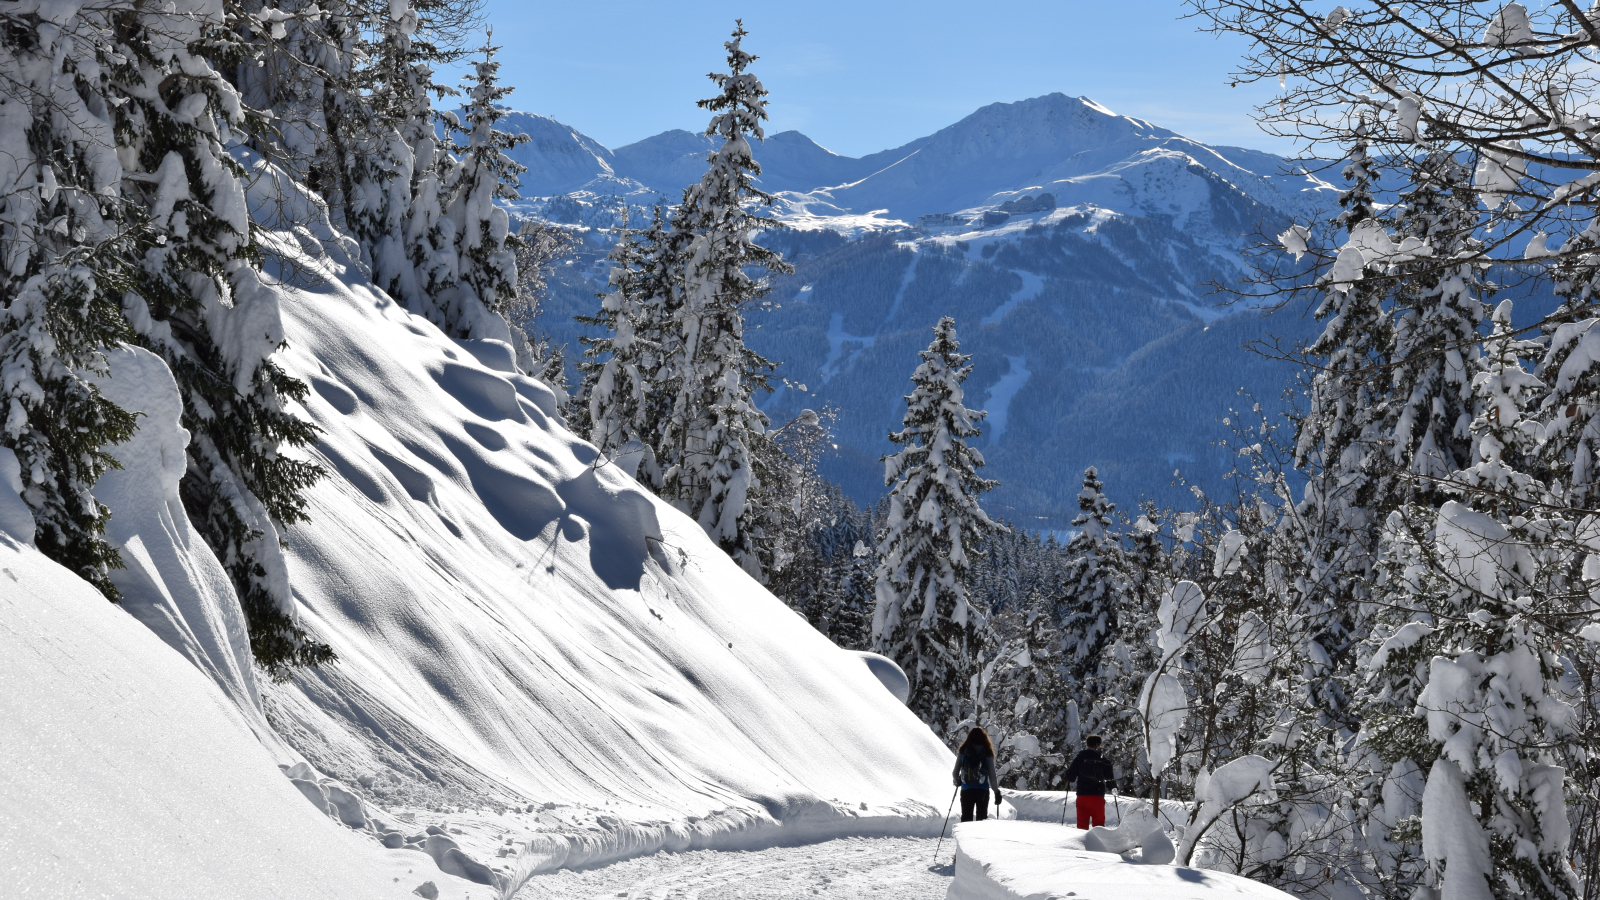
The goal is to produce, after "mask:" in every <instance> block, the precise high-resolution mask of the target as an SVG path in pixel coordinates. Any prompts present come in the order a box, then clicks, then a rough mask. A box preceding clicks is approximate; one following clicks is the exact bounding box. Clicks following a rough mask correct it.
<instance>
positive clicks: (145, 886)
mask: <svg viewBox="0 0 1600 900" xmlns="http://www.w3.org/2000/svg"><path fill="white" fill-rule="evenodd" d="M5 487H6V485H5V482H4V480H3V479H0V490H4V489H5ZM8 501H9V504H8ZM8 505H15V506H20V505H21V501H20V500H18V499H17V497H16V495H15V494H10V495H9V497H7V496H0V512H4V511H5V509H6V507H7V506H8ZM0 521H3V518H0ZM0 685H3V686H4V689H3V690H0V723H3V724H0V756H3V757H4V759H5V767H6V771H5V775H4V777H0V809H4V810H5V815H4V816H3V817H0V849H3V850H4V854H5V860H4V863H3V864H0V872H3V873H4V875H3V882H4V885H5V895H6V896H7V897H26V898H63V900H66V898H71V900H100V898H105V900H187V898H194V900H220V898H227V900H285V898H294V900H360V898H392V900H399V898H408V897H412V896H414V895H413V894H412V890H413V889H414V888H416V887H418V886H419V885H421V884H423V883H424V882H426V881H433V882H435V884H436V887H438V888H439V889H440V890H441V894H440V895H439V896H441V897H443V898H446V900H461V898H463V897H464V896H465V895H466V893H469V892H472V893H473V895H474V896H477V897H483V898H487V897H488V893H487V890H486V889H483V888H480V887H479V886H477V885H471V884H467V883H465V882H463V881H460V880H457V879H451V878H447V877H445V876H443V875H441V874H440V872H439V870H438V869H437V868H436V867H435V866H434V865H433V861H432V860H431V859H429V858H428V857H426V856H423V855H422V854H419V853H415V852H411V851H405V850H384V849H382V848H380V847H378V846H377V845H376V844H374V843H373V842H372V841H371V840H369V839H367V838H365V837H362V836H359V835H357V834H355V833H354V832H352V831H350V830H349V829H347V828H345V827H344V826H343V825H340V824H338V823H336V822H334V821H333V820H332V819H330V818H328V817H327V816H325V815H323V814H322V813H321V812H320V811H318V810H317V809H316V808H314V807H313V806H312V805H311V804H309V803H307V802H306V801H305V798H304V797H302V796H301V795H300V792H299V791H297V790H296V789H295V788H294V786H293V785H292V784H290V782H289V780H288V779H287V778H284V777H283V775H282V774H281V773H280V772H279V770H278V767H277V766H276V765H274V759H273V757H272V755H271V754H269V753H268V751H267V749H266V748H265V747H263V746H262V744H261V743H260V742H259V741H258V740H257V739H256V736H255V735H254V734H253V732H252V730H251V725H250V723H249V722H248V721H247V717H246V716H245V715H243V714H241V712H240V710H239V709H238V707H237V706H235V704H234V702H233V701H234V699H235V698H232V697H229V696H227V695H225V694H224V693H223V692H222V691H221V690H219V689H218V687H217V685H216V684H215V683H214V682H213V681H212V680H211V679H210V678H208V677H207V675H206V674H202V671H201V669H199V668H196V667H195V666H194V665H192V664H191V662H190V660H188V659H186V658H184V657H183V656H181V655H179V654H178V653H176V652H174V651H173V650H172V648H170V647H169V646H167V645H166V644H165V643H163V642H162V640H161V638H160V637H158V636H157V635H156V634H155V633H154V632H152V631H151V630H150V629H148V628H147V627H145V625H144V624H142V623H141V622H140V621H139V620H137V619H135V618H134V617H133V616H131V615H129V614H128V613H127V612H124V611H123V610H122V609H121V608H119V607H116V606H113V605H112V604H110V603H108V602H106V599H105V598H104V597H102V596H101V595H100V594H99V593H98V592H96V591H95V590H94V589H93V588H91V587H90V586H89V585H88V584H87V583H86V582H84V581H82V580H81V579H79V578H77V577H76V576H74V575H73V574H71V573H70V572H68V571H67V570H66V569H63V568H61V567H60V566H58V565H56V564H55V563H53V562H50V561H48V560H46V559H45V558H44V557H43V556H42V555H41V554H39V552H38V551H36V550H33V549H32V548H29V547H24V546H22V545H21V544H19V543H18V542H17V541H15V540H13V539H12V535H11V534H9V533H6V532H0ZM474 891H475V892H474Z"/></svg>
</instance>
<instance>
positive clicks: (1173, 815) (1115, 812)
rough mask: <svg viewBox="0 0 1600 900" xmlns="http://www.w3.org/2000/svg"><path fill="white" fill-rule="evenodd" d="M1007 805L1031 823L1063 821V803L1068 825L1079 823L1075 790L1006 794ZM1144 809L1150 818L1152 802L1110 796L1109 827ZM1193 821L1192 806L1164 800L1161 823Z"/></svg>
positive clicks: (1019, 817)
mask: <svg viewBox="0 0 1600 900" xmlns="http://www.w3.org/2000/svg"><path fill="white" fill-rule="evenodd" d="M1004 795H1005V799H1006V803H1008V804H1010V805H1012V806H1014V807H1016V810H1017V818H1018V819H1021V820H1024V821H1028V822H1055V823H1058V824H1059V823H1060V822H1062V821H1063V820H1062V804H1063V803H1065V804H1066V811H1065V815H1066V819H1065V821H1066V823H1067V824H1068V825H1076V824H1078V810H1077V802H1078V795H1077V794H1076V793H1074V792H1072V791H1004ZM1134 809H1142V810H1143V811H1144V812H1145V813H1146V814H1147V815H1148V816H1149V817H1150V818H1154V814H1153V812H1152V811H1151V809H1150V800H1149V799H1148V798H1146V799H1143V800H1141V799H1139V798H1137V797H1118V796H1114V795H1113V796H1108V797H1106V825H1108V826H1111V827H1113V828H1114V827H1117V826H1118V825H1120V824H1121V823H1122V813H1123V811H1124V810H1134ZM1188 819H1189V805H1188V804H1186V803H1183V802H1181V801H1178V800H1162V801H1161V821H1162V822H1163V823H1164V824H1165V825H1166V827H1167V828H1168V829H1171V828H1173V827H1174V826H1177V825H1181V824H1183V823H1184V822H1186V821H1188Z"/></svg>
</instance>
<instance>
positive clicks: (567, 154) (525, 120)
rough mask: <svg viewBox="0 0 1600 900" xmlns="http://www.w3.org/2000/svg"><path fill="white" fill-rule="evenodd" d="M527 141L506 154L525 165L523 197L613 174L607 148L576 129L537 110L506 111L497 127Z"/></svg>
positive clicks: (558, 191) (545, 194) (562, 190)
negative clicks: (519, 135)
mask: <svg viewBox="0 0 1600 900" xmlns="http://www.w3.org/2000/svg"><path fill="white" fill-rule="evenodd" d="M497 127H499V128H500V130H501V131H506V132H510V133H511V134H526V135H527V136H528V141H527V142H526V143H524V144H522V145H520V146H518V147H516V148H514V149H512V150H511V151H510V153H508V154H507V155H508V156H510V157H511V158H512V159H514V160H516V161H517V162H519V163H521V164H523V165H524V166H527V167H528V171H526V172H523V173H522V176H521V182H522V187H521V189H520V192H521V193H522V194H523V196H527V197H548V196H550V195H552V194H565V193H567V192H569V191H575V190H578V189H580V188H582V187H583V186H584V185H585V184H588V183H589V182H591V181H593V180H595V179H596V178H600V177H602V176H607V175H615V174H616V172H615V171H614V169H613V165H614V163H615V157H613V156H612V153H611V151H610V150H607V149H606V148H605V147H603V146H601V145H600V143H599V142H598V141H596V140H594V139H593V138H591V137H589V136H587V135H585V134H583V133H582V132H580V131H578V130H577V129H576V128H573V127H571V126H569V125H563V124H561V123H560V122H557V121H556V120H555V119H552V118H550V117H548V116H541V115H538V114H537V113H528V112H509V113H507V114H506V116H505V118H503V119H501V120H500V124H499V125H498V126H497Z"/></svg>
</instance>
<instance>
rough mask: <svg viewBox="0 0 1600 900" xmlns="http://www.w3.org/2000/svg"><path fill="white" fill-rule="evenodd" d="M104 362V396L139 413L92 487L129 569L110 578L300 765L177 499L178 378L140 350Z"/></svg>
mask: <svg viewBox="0 0 1600 900" xmlns="http://www.w3.org/2000/svg"><path fill="white" fill-rule="evenodd" d="M107 358H108V362H109V363H110V371H111V377H110V378H104V379H100V390H101V392H102V393H104V394H105V396H106V397H107V398H108V399H110V400H111V401H112V402H113V403H116V404H117V405H118V406H121V407H122V408H123V409H125V410H127V411H129V412H132V413H138V414H139V416H140V418H139V430H138V431H137V432H135V433H134V436H133V438H132V439H131V440H129V441H128V442H127V443H125V444H119V445H117V446H115V447H113V448H111V452H112V455H114V456H115V457H116V458H117V461H118V462H120V463H121V464H122V468H121V469H113V470H111V471H110V472H107V473H106V474H105V476H104V477H102V478H101V479H100V482H99V484H98V485H96V487H95V495H96V496H97V497H98V498H99V500H100V502H102V503H104V504H105V505H106V506H107V507H109V508H110V509H111V520H110V521H109V522H108V523H107V525H106V537H107V538H108V539H109V540H110V542H111V544H112V545H113V546H115V547H116V548H117V550H118V552H119V553H121V555H122V562H123V565H124V568H122V569H114V570H112V572H111V581H112V583H114V584H115V585H116V586H117V590H118V591H119V592H121V594H122V607H123V609H125V610H127V611H128V612H129V613H132V614H133V616H134V618H136V619H138V620H139V621H140V622H143V623H144V624H145V626H146V627H148V628H149V629H150V630H151V631H153V632H155V633H156V634H157V635H158V636H160V638H161V639H162V640H163V641H165V642H166V643H167V645H168V646H170V647H172V648H173V649H174V650H177V651H178V652H179V653H181V654H182V655H183V656H184V657H185V658H186V659H188V660H189V661H190V662H191V663H193V664H194V665H195V666H196V667H197V668H198V669H200V671H202V672H204V673H205V674H206V675H207V676H208V677H210V678H211V680H212V681H213V682H214V683H215V684H216V685H217V687H218V688H220V689H221V690H222V692H223V693H224V694H226V695H227V696H228V697H229V699H231V700H232V701H233V703H234V706H235V708H237V709H238V710H239V712H240V713H241V714H242V715H243V716H244V719H245V721H246V722H247V723H248V724H249V725H250V728H251V731H252V732H254V733H255V735H256V737H257V738H259V739H260V740H261V741H262V742H263V744H264V745H265V746H266V747H267V748H268V749H269V750H271V751H272V752H273V754H274V756H275V757H276V758H277V759H278V761H279V762H285V763H293V762H296V761H297V758H296V757H294V755H293V753H292V751H290V750H289V749H288V748H287V747H286V746H284V745H283V743H282V742H281V741H280V740H279V739H278V736H277V734H276V733H275V732H273V730H272V728H271V726H269V725H268V724H267V720H266V717H265V716H264V715H262V712H261V694H260V691H259V689H258V687H257V684H256V673H255V668H254V660H253V659H252V657H251V655H250V639H249V636H248V632H247V631H246V628H245V622H244V611H243V610H242V609H241V608H240V606H239V598H238V595H237V594H235V593H234V589H233V582H232V581H231V580H230V579H229V577H228V573H227V571H226V570H225V569H223V567H222V564H221V563H220V562H218V561H217V558H216V555H215V554H213V553H212V552H211V548H210V547H207V546H206V544H205V541H204V540H203V539H201V537H200V534H199V533H198V532H197V531H195V529H194V526H193V525H192V524H190V522H189V517H188V515H187V514H186V513H185V512H184V509H183V501H182V500H180V499H179V498H178V482H179V481H180V480H181V479H182V478H183V472H184V466H185V456H184V452H185V448H186V447H187V446H188V444H189V433H188V432H187V431H185V430H184V428H183V426H182V425H181V424H179V421H180V418H181V417H182V414H183V400H182V398H181V397H180V396H179V394H178V385H177V383H176V382H175V381H174V380H173V377H172V372H171V371H170V370H169V369H168V368H167V365H166V363H164V362H162V360H161V359H160V357H158V356H156V355H155V354H153V353H150V352H148V351H146V350H141V349H138V348H136V347H123V348H121V349H118V350H113V351H111V352H110V353H108V354H107Z"/></svg>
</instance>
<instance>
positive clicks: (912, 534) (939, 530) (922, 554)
mask: <svg viewBox="0 0 1600 900" xmlns="http://www.w3.org/2000/svg"><path fill="white" fill-rule="evenodd" d="M919 356H920V357H921V358H922V363H921V364H920V365H918V366H917V368H916V371H915V372H913V373H912V375H911V383H912V390H911V393H910V394H908V395H907V396H906V414H905V418H904V419H903V420H902V423H901V424H902V427H901V429H900V430H899V431H895V432H890V434H889V440H891V441H893V442H894V443H895V444H897V445H898V446H899V447H900V448H901V449H900V450H898V451H897V452H895V453H894V454H892V455H890V456H886V457H884V483H885V484H887V485H889V486H890V490H889V514H888V520H887V522H886V523H885V525H884V529H883V532H882V534H881V536H880V537H879V539H878V569H877V607H876V609H875V610H874V612H873V619H872V635H873V643H874V645H875V646H876V647H877V648H878V652H880V653H883V654H884V655H886V656H888V657H890V658H892V659H894V660H895V661H896V662H898V663H899V664H900V666H901V668H903V669H905V671H906V675H907V676H908V677H909V678H910V679H911V708H912V710H913V711H915V712H916V713H917V715H919V716H920V717H922V720H923V721H925V722H927V723H929V724H930V725H932V726H933V727H934V728H935V729H936V730H939V731H941V732H946V731H950V732H953V730H954V729H956V727H957V726H958V725H959V723H960V722H961V720H962V719H963V718H964V717H965V716H967V715H968V714H970V712H971V710H970V709H968V708H967V704H966V701H965V699H964V698H965V696H966V695H967V693H968V683H969V682H970V680H971V678H972V676H973V675H974V674H976V671H975V661H976V660H977V658H978V654H979V653H980V651H982V650H983V649H984V648H985V642H986V641H987V637H986V634H985V628H986V623H985V621H984V619H985V617H986V615H987V613H988V611H987V610H975V609H973V608H972V605H971V604H970V602H969V600H968V586H967V575H968V572H969V571H970V570H971V568H972V564H973V558H974V555H975V554H976V553H977V551H978V548H979V546H980V543H981V541H982V540H983V538H984V536H985V535H987V534H989V533H990V532H993V531H997V530H999V527H1000V526H998V525H997V524H996V523H995V522H994V521H993V520H992V519H990V518H989V514H988V513H986V512H984V510H983V508H982V507H981V506H980V505H979V503H978V499H979V497H980V496H981V495H982V494H983V493H984V492H985V491H988V490H990V489H992V488H993V487H994V486H995V484H996V482H994V481H992V480H990V479H986V478H983V477H981V476H979V475H978V469H979V468H981V467H982V466H983V454H981V453H979V452H978V450H977V449H976V448H973V447H970V446H968V445H967V441H968V440H970V439H972V438H974V437H976V436H977V435H978V434H979V433H980V430H979V428H978V423H979V422H980V421H982V419H983V416H984V414H983V413H982V412H980V411H975V410H970V409H968V408H967V407H966V406H965V404H964V403H963V402H962V401H963V398H964V390H963V388H962V383H963V382H965V381H966V379H967V376H968V375H970V374H971V373H972V365H971V363H970V357H969V356H967V355H965V354H963V353H961V345H960V342H959V341H958V339H957V336H956V324H955V320H954V319H951V318H949V317H948V316H947V317H945V318H943V319H940V320H939V324H937V325H935V326H934V329H933V341H932V343H930V344H929V345H928V349H926V350H923V351H922V352H921V353H920V354H919Z"/></svg>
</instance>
